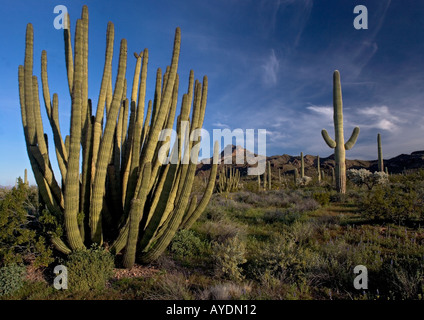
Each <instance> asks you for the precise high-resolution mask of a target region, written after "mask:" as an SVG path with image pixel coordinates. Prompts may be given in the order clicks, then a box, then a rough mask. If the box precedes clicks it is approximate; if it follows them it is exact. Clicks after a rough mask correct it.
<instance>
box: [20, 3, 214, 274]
mask: <svg viewBox="0 0 424 320" xmlns="http://www.w3.org/2000/svg"><path fill="white" fill-rule="evenodd" d="M66 19H67V21H68V23H67V24H66V25H67V28H65V29H64V38H65V61H66V68H67V79H68V87H69V92H70V95H71V120H70V122H71V125H70V134H69V135H67V136H63V135H62V134H61V130H60V126H59V99H58V95H57V94H53V96H51V95H50V90H49V84H48V76H47V53H46V52H45V51H43V52H42V55H41V83H42V89H43V90H42V92H43V99H44V104H45V109H46V113H47V117H48V120H49V122H50V126H51V128H52V132H53V138H54V139H53V140H54V148H55V152H56V157H57V161H58V166H59V171H60V174H61V176H62V177H61V181H58V179H57V178H56V176H55V174H54V172H53V170H52V165H51V161H50V158H49V154H48V145H47V141H46V140H45V137H44V129H43V123H42V120H41V109H40V103H39V97H38V78H37V77H36V76H34V75H33V55H34V53H33V26H32V24H28V25H27V30H26V41H25V61H24V65H23V66H19V69H18V71H19V72H18V78H19V96H20V104H21V114H22V123H23V128H24V136H25V142H26V147H27V153H28V157H29V160H30V164H31V168H32V170H33V172H34V177H35V180H36V183H37V185H38V188H39V191H40V195H41V200H42V201H43V202H44V203H45V205H46V207H47V209H48V210H49V212H50V213H51V214H52V216H53V217H54V218H55V220H56V222H57V225H58V226H59V227H58V228H57V229H54V230H51V240H52V243H53V244H54V246H55V248H56V249H57V250H59V251H61V252H63V253H65V254H68V253H70V252H72V251H74V250H79V249H85V248H86V247H87V246H88V245H91V244H92V243H97V244H102V243H104V242H107V243H108V244H109V245H108V247H109V250H110V251H111V252H112V253H119V252H121V251H123V252H124V260H123V261H124V266H125V267H128V268H129V267H131V266H132V265H133V264H134V262H135V260H136V259H138V261H139V262H142V263H148V262H150V261H152V260H154V259H156V258H157V257H158V256H159V255H160V254H161V253H162V252H163V251H164V250H165V248H166V247H167V246H168V244H169V243H170V241H171V240H172V238H173V236H174V234H175V232H176V231H177V230H178V229H179V228H189V227H190V226H191V225H192V224H193V222H194V221H195V220H196V219H197V218H198V217H199V215H200V214H201V212H202V211H203V210H204V209H205V207H206V205H207V203H208V201H209V199H210V197H211V194H212V192H213V188H214V185H215V179H216V173H217V157H218V144H217V143H215V146H214V162H213V164H212V168H211V171H210V177H209V182H208V184H207V186H206V189H205V191H204V194H203V197H202V199H201V200H200V202H198V201H197V199H196V197H192V198H191V200H190V194H191V191H192V186H193V179H194V175H195V171H196V164H197V157H198V154H199V150H200V149H199V148H200V137H198V139H197V140H196V139H192V138H191V137H192V136H193V135H192V133H195V132H194V130H196V129H199V128H201V127H202V125H203V120H204V114H205V108H206V101H207V91H208V79H207V77H206V76H205V77H204V78H203V82H200V81H198V80H194V73H193V71H191V72H190V77H189V86H188V92H187V93H185V94H184V95H183V98H182V104H181V109H180V114H179V116H178V117H177V119H178V120H177V125H176V128H177V138H176V141H175V143H174V145H173V147H172V148H171V145H170V138H169V137H168V138H166V139H164V141H159V139H158V137H159V134H161V132H162V131H163V130H164V129H172V128H173V125H174V120H175V115H176V111H177V104H178V89H179V76H178V73H177V68H178V60H179V53H180V43H181V31H180V29H179V28H177V29H176V31H175V38H174V48H173V53H172V59H171V64H170V66H169V67H168V68H167V69H166V72H165V73H164V74H163V73H162V71H161V69H160V68H159V69H158V71H157V73H156V74H157V77H156V92H155V97H154V100H153V103H152V101H149V103H148V108H147V113H146V117H145V116H144V112H145V99H146V79H147V64H148V58H149V52H148V50H147V49H144V51H142V52H141V53H139V54H137V53H136V54H135V58H136V65H135V71H134V77H133V81H132V86H131V96H130V97H128V98H127V94H126V88H127V80H126V68H127V42H126V40H125V39H122V40H121V43H120V49H119V59H118V71H117V73H116V80H115V84H114V88H113V86H112V56H113V50H114V25H113V24H112V23H111V22H109V23H108V26H107V32H106V55H105V63H104V68H103V77H102V81H101V85H100V91H99V96H98V101H97V110H96V111H95V114H93V110H92V103H91V100H90V99H88V63H87V61H88V9H87V7H86V6H84V7H83V10H82V15H81V19H78V21H77V23H76V28H75V37H74V46H73V47H72V41H71V33H70V27H69V26H70V24H69V20H70V19H69V16H66ZM105 110H106V117H105V116H104V114H105ZM190 112H191V119H190ZM128 116H129V120H128ZM144 118H145V120H144ZM188 137H190V139H189V138H188ZM183 149H184V151H182V150H183ZM160 151H161V152H162V153H161V154H160ZM191 156H192V158H190V157H191ZM182 159H184V160H189V161H182ZM168 160H170V161H168ZM61 230H64V231H65V232H64V233H65V234H63V233H62V232H61ZM64 236H66V237H64ZM65 239H66V240H65Z"/></svg>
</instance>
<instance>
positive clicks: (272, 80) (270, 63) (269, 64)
mask: <svg viewBox="0 0 424 320" xmlns="http://www.w3.org/2000/svg"><path fill="white" fill-rule="evenodd" d="M262 69H263V74H262V76H263V80H264V82H265V84H271V85H275V84H276V83H277V79H278V71H279V69H280V61H279V60H278V58H277V57H276V55H275V51H274V49H272V50H271V54H270V55H269V56H268V57H267V58H266V60H265V62H264V63H263V65H262Z"/></svg>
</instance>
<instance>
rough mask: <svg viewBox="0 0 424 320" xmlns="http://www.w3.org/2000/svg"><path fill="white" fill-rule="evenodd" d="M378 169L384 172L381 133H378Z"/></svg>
mask: <svg viewBox="0 0 424 320" xmlns="http://www.w3.org/2000/svg"><path fill="white" fill-rule="evenodd" d="M377 151H378V171H380V172H384V163H383V149H382V147H381V135H380V134H377Z"/></svg>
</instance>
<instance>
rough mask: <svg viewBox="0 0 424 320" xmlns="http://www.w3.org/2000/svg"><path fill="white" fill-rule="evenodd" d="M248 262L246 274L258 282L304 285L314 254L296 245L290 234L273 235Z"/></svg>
mask: <svg viewBox="0 0 424 320" xmlns="http://www.w3.org/2000/svg"><path fill="white" fill-rule="evenodd" d="M256 252H257V254H256V255H255V256H254V257H252V258H251V259H250V260H249V263H248V267H247V269H248V274H249V276H250V277H253V278H256V279H258V280H260V281H262V280H263V279H264V276H266V277H265V278H267V279H268V280H269V279H273V281H274V280H276V281H277V280H278V282H281V281H282V282H285V283H292V284H294V283H304V282H305V280H306V274H307V271H308V269H310V268H312V267H313V266H314V265H315V264H316V260H317V256H316V253H314V252H313V251H311V250H310V249H309V248H307V247H305V246H301V245H299V244H298V240H297V239H295V237H294V236H293V235H291V234H286V235H284V236H282V235H273V236H272V238H271V239H270V241H269V242H267V243H264V244H262V245H261V247H260V248H258V249H257V250H256Z"/></svg>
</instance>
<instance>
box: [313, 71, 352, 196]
mask: <svg viewBox="0 0 424 320" xmlns="http://www.w3.org/2000/svg"><path fill="white" fill-rule="evenodd" d="M333 109H334V116H333V118H334V132H335V140H333V139H331V138H330V135H329V134H328V132H327V130H325V129H323V130H322V131H321V134H322V137H323V138H324V140H325V142H326V143H327V145H328V146H329V147H330V148H332V149H335V152H334V156H335V159H336V169H335V173H336V189H337V191H338V192H339V193H346V158H345V154H346V150H350V149H351V148H352V147H353V146H354V145H355V143H356V140H357V139H358V135H359V127H355V129H353V133H352V135H351V137H350V139H349V140H348V141H347V142H346V143H345V142H344V132H343V101H342V87H341V84H340V73H339V71H338V70H336V71H334V74H333Z"/></svg>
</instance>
